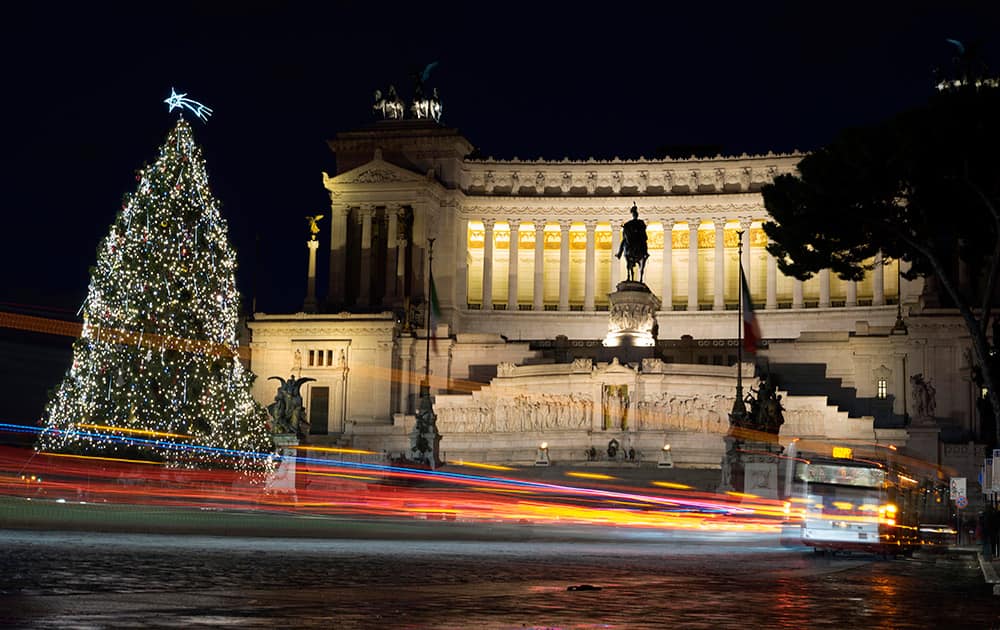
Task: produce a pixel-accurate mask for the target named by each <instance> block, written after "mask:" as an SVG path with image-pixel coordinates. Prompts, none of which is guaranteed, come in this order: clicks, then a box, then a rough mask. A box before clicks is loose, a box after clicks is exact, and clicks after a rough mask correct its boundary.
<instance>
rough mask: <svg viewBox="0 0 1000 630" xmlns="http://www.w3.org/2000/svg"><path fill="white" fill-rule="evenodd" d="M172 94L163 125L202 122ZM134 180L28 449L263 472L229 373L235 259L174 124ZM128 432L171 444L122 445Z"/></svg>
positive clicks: (243, 398)
mask: <svg viewBox="0 0 1000 630" xmlns="http://www.w3.org/2000/svg"><path fill="white" fill-rule="evenodd" d="M171 92H172V94H171V97H170V98H169V99H167V101H166V102H167V104H168V105H170V110H171V111H172V110H173V109H176V108H182V109H185V108H186V109H190V110H191V111H193V112H194V113H195V115H197V116H198V117H199V118H202V119H204V118H207V116H208V115H209V114H211V109H209V108H207V107H205V106H204V105H202V104H201V103H197V102H195V101H192V100H190V99H187V98H186V94H177V93H176V91H173V90H171ZM137 178H138V185H137V188H136V191H135V192H134V193H131V194H128V195H126V196H125V198H124V199H123V202H122V207H121V210H120V211H119V212H118V216H117V217H116V218H115V221H114V223H113V224H112V226H111V228H110V230H109V232H108V235H107V237H106V238H105V239H104V240H103V241H102V243H101V244H100V246H99V247H98V251H97V265H96V266H95V267H94V268H93V270H92V273H91V279H90V287H89V289H88V293H87V298H86V300H85V302H84V304H83V307H82V309H81V310H82V313H83V321H84V326H83V333H82V335H81V337H80V339H78V340H77V341H76V342H75V343H74V345H73V362H72V366H71V367H70V369H69V370H68V371H67V374H66V376H65V378H64V379H63V382H62V383H61V385H60V386H59V388H58V390H57V391H56V392H55V394H54V395H53V396H52V398H51V400H50V401H49V404H48V406H47V407H46V415H45V423H46V431H44V432H43V434H42V435H41V436H40V437H39V440H38V442H37V445H36V448H38V449H39V450H45V451H62V452H77V453H91V452H93V451H111V452H118V453H122V452H129V454H130V455H132V456H138V457H143V458H147V459H148V458H152V459H157V460H160V461H167V462H170V463H173V464H176V465H190V466H195V465H204V464H224V465H227V466H235V467H237V468H241V469H254V470H261V469H265V468H268V467H269V466H271V458H270V453H272V452H273V445H272V443H271V439H270V434H269V432H268V430H267V418H268V417H267V412H266V410H264V408H263V407H261V406H260V404H258V403H257V402H256V401H255V400H254V399H253V397H252V396H251V394H250V386H251V384H252V382H253V379H254V378H255V377H254V375H253V374H251V373H249V372H248V371H246V370H245V369H244V368H243V365H242V363H240V360H239V341H238V329H239V319H238V317H239V313H238V308H239V304H240V298H239V293H238V291H237V288H236V275H235V271H236V254H235V252H234V250H233V248H232V246H231V245H230V243H229V240H228V227H227V225H226V222H225V220H224V219H223V218H222V216H221V215H220V213H219V202H218V201H217V200H216V198H215V197H214V196H213V195H212V193H211V191H210V189H209V185H208V175H207V173H206V170H205V162H204V159H203V158H202V155H201V149H200V148H199V147H198V146H197V145H196V144H195V142H194V137H193V134H192V130H191V126H190V125H189V124H188V123H187V121H186V120H184V118H183V115H181V116H180V117H179V118H178V121H177V125H176V126H175V127H174V129H173V130H172V131H171V132H170V133H169V135H168V136H167V139H166V142H165V143H164V144H163V146H162V147H161V148H160V152H159V156H158V157H157V159H156V161H155V162H154V163H153V164H152V165H151V166H148V167H144V168H143V169H141V170H140V171H138V174H137ZM93 427H101V428H100V429H94V428H93ZM137 431H153V432H155V433H156V434H157V435H163V436H173V437H164V438H162V440H158V441H156V442H149V443H146V442H135V441H134V440H133V441H131V442H129V441H125V440H122V439H121V438H122V437H124V436H129V435H135V434H136V432H137ZM192 447H195V448H193V449H192ZM197 447H209V448H197ZM233 452H237V453H239V454H238V455H236V456H235V457H234V456H233V454H232V453H233ZM255 453H260V454H261V455H260V456H257V455H255Z"/></svg>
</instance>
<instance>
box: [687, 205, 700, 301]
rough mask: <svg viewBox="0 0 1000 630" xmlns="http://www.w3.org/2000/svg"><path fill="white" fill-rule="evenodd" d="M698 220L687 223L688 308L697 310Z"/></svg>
mask: <svg viewBox="0 0 1000 630" xmlns="http://www.w3.org/2000/svg"><path fill="white" fill-rule="evenodd" d="M699 223H700V221H699V220H698V219H691V220H689V221H688V307H687V310H689V311H697V310H698V224H699Z"/></svg>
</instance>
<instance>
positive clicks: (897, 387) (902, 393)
mask: <svg viewBox="0 0 1000 630" xmlns="http://www.w3.org/2000/svg"><path fill="white" fill-rule="evenodd" d="M892 363H893V365H892V381H893V382H892V390H891V391H892V393H893V401H892V412H893V413H894V414H896V415H900V416H901V415H903V414H904V413H905V412H906V407H905V405H904V404H903V403H904V401H905V400H906V355H905V354H894V355H892Z"/></svg>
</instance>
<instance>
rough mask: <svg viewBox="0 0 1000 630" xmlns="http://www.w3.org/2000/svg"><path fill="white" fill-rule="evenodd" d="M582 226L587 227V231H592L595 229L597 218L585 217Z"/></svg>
mask: <svg viewBox="0 0 1000 630" xmlns="http://www.w3.org/2000/svg"><path fill="white" fill-rule="evenodd" d="M583 226H584V227H585V228H587V231H588V232H594V231H595V230H597V219H587V220H586V221H584V222H583Z"/></svg>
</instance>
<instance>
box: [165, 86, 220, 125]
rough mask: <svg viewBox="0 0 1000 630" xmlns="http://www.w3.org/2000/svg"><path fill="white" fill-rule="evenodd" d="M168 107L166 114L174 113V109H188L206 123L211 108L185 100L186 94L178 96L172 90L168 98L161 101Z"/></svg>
mask: <svg viewBox="0 0 1000 630" xmlns="http://www.w3.org/2000/svg"><path fill="white" fill-rule="evenodd" d="M163 102H164V103H166V104H167V105H169V106H170V109H168V110H167V111H168V112H172V111H174V109H180V108H184V107H186V108H188V109H190V110H191V111H192V112H194V115H195V116H197V117H198V118H201V119H202V120H203V121H205V122H208V117H209V116H211V115H212V108H210V107H207V106H205V105H202V104H201V103H199V102H198V101H193V100H191V99H189V98H187V92H184V93H183V94H178V93H177V91H176V90H175V89H174V88H170V97H169V98H167V99H165V100H164V101H163Z"/></svg>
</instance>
